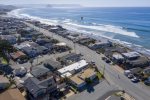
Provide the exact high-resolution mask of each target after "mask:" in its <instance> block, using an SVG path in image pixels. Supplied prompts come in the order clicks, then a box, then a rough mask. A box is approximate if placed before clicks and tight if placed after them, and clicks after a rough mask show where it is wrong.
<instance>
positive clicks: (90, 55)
mask: <svg viewBox="0 0 150 100" xmlns="http://www.w3.org/2000/svg"><path fill="white" fill-rule="evenodd" d="M26 24H27V25H28V26H30V27H32V28H34V29H35V30H37V31H39V32H41V33H43V34H44V35H46V36H50V37H53V38H54V39H57V40H59V41H61V42H65V43H67V45H68V46H70V47H72V48H74V47H75V48H74V49H75V52H77V53H81V54H82V55H83V56H84V58H85V59H86V60H87V61H91V60H92V61H93V62H95V63H96V65H97V66H98V68H99V70H101V71H102V70H103V69H104V66H105V70H104V73H105V78H106V80H107V82H108V83H109V84H110V85H115V86H116V87H118V88H119V89H120V90H125V91H126V92H127V93H129V94H130V95H132V96H133V97H134V98H135V99H136V100H150V89H149V88H147V87H146V86H143V85H141V84H134V83H132V82H131V81H130V80H129V79H128V78H126V77H125V76H124V75H123V74H122V73H120V72H118V71H117V70H116V69H114V68H113V67H112V66H110V65H109V64H107V63H105V62H104V61H103V60H102V59H101V57H102V56H103V55H100V54H97V53H96V52H95V51H93V50H90V49H89V48H87V47H85V46H82V45H80V44H77V43H73V42H72V41H70V40H68V39H66V38H63V37H61V36H59V35H57V34H55V33H51V32H49V31H47V30H45V29H42V28H38V27H36V26H34V25H32V24H29V23H26ZM118 75H119V77H120V78H118ZM102 91H103V90H102Z"/></svg>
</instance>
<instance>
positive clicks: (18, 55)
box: [10, 51, 27, 61]
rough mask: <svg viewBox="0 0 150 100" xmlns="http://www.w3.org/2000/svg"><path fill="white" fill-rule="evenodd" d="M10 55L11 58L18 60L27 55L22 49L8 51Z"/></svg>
mask: <svg viewBox="0 0 150 100" xmlns="http://www.w3.org/2000/svg"><path fill="white" fill-rule="evenodd" d="M10 56H11V58H12V59H13V60H15V61H16V60H18V59H22V58H25V57H27V56H26V55H25V54H24V53H23V52H22V51H17V52H14V53H10Z"/></svg>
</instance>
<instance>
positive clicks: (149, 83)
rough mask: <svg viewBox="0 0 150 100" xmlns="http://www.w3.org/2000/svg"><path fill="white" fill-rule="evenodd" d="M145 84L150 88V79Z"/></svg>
mask: <svg viewBox="0 0 150 100" xmlns="http://www.w3.org/2000/svg"><path fill="white" fill-rule="evenodd" d="M144 84H145V85H148V86H150V77H149V78H148V79H147V80H145V81H144Z"/></svg>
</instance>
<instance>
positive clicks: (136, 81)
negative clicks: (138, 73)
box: [131, 77, 140, 83]
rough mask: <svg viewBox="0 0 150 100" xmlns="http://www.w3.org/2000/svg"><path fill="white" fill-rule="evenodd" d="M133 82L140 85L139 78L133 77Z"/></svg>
mask: <svg viewBox="0 0 150 100" xmlns="http://www.w3.org/2000/svg"><path fill="white" fill-rule="evenodd" d="M131 81H132V82H133V83H138V82H139V81H140V80H139V79H138V78H137V77H133V78H132V79H131Z"/></svg>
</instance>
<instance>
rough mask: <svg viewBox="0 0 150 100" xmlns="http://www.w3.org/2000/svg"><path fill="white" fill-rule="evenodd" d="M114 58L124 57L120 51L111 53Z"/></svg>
mask: <svg viewBox="0 0 150 100" xmlns="http://www.w3.org/2000/svg"><path fill="white" fill-rule="evenodd" d="M112 56H113V57H114V58H115V59H124V57H123V56H122V55H121V54H120V53H116V52H115V53H113V55H112Z"/></svg>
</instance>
